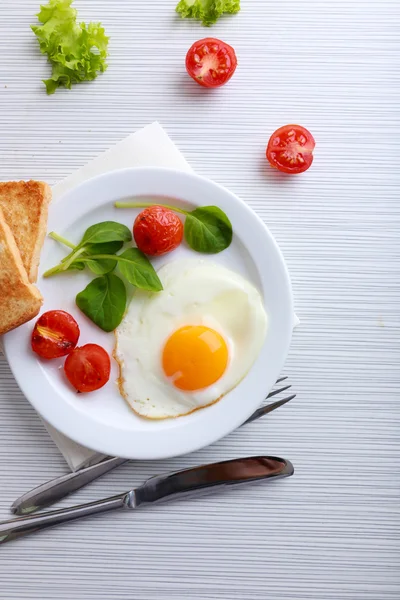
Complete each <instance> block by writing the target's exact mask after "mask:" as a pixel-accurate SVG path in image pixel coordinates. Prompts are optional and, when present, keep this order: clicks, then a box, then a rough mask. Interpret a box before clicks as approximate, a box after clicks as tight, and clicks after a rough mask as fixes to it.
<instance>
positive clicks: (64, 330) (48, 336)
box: [31, 310, 80, 359]
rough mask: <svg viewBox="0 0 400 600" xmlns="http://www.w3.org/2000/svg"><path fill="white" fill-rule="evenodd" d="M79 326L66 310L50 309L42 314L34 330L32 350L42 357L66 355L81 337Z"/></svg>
mask: <svg viewBox="0 0 400 600" xmlns="http://www.w3.org/2000/svg"><path fill="white" fill-rule="evenodd" d="M79 334H80V331H79V326H78V323H77V322H76V321H75V319H74V317H73V316H72V315H70V314H69V313H67V312H65V311H64V310H49V311H48V312H45V313H43V314H42V316H41V317H39V319H38V320H37V322H36V325H35V327H34V329H33V332H32V338H31V346H32V350H33V351H34V352H36V354H38V355H39V356H41V357H42V358H49V359H50V358H59V357H60V356H66V355H67V354H69V353H70V352H72V350H73V349H74V348H75V346H76V344H77V343H78V339H79Z"/></svg>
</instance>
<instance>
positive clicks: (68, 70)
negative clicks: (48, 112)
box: [31, 0, 108, 94]
mask: <svg viewBox="0 0 400 600" xmlns="http://www.w3.org/2000/svg"><path fill="white" fill-rule="evenodd" d="M71 4H72V0H50V2H49V3H48V4H46V5H45V6H41V7H40V12H39V14H38V15H37V17H38V20H39V22H40V23H41V24H40V25H32V26H31V29H32V31H33V33H34V34H35V35H36V37H37V39H38V41H39V46H40V50H41V52H42V54H46V55H47V58H48V60H49V62H50V64H51V66H52V76H51V77H50V79H47V80H45V81H44V84H45V86H46V91H47V93H48V94H54V92H55V91H56V89H57V88H58V87H61V86H63V87H65V88H68V89H70V88H71V86H72V84H74V83H79V82H81V81H91V80H93V79H95V78H96V77H97V75H98V74H99V73H102V72H104V71H105V70H106V68H107V63H106V58H107V47H108V37H107V36H106V35H105V32H104V29H103V27H102V26H101V23H89V25H86V24H85V23H78V22H77V20H76V18H77V11H76V10H75V9H74V8H71Z"/></svg>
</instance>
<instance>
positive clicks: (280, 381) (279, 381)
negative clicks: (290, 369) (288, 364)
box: [275, 375, 289, 385]
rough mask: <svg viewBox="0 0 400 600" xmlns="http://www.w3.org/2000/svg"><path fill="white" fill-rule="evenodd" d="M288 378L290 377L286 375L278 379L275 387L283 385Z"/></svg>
mask: <svg viewBox="0 0 400 600" xmlns="http://www.w3.org/2000/svg"><path fill="white" fill-rule="evenodd" d="M288 377H289V375H285V377H280V378H279V379H277V380H276V381H275V385H276V384H277V383H282V381H285V379H287V378H288Z"/></svg>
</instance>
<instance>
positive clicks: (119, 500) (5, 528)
mask: <svg viewBox="0 0 400 600" xmlns="http://www.w3.org/2000/svg"><path fill="white" fill-rule="evenodd" d="M293 473H294V468H293V465H292V463H291V462H290V461H288V460H285V459H283V458H278V457H274V456H251V457H246V458H238V459H234V460H228V461H223V462H218V463H211V464H208V465H203V466H201V467H195V468H192V469H185V470H184V471H178V472H175V473H169V474H166V475H157V476H155V477H151V478H150V479H148V480H147V481H146V482H145V483H143V484H142V485H141V486H139V487H138V488H136V489H133V490H130V491H129V492H125V493H123V494H120V495H118V496H112V497H111V498H106V499H103V500H98V501H96V502H90V503H88V504H81V505H79V506H73V507H71V508H65V509H61V510H55V511H51V512H47V513H43V514H40V515H31V516H27V517H21V518H19V519H12V520H10V521H4V522H2V523H0V544H4V543H6V542H9V541H11V540H13V539H16V538H19V537H22V536H25V535H28V534H29V533H34V532H37V531H40V530H42V529H46V528H48V527H52V526H55V525H61V524H62V523H66V522H68V521H73V520H76V519H80V518H83V517H87V516H90V515H94V514H98V513H102V512H107V511H111V510H117V509H123V508H125V509H136V508H139V507H141V506H145V505H151V504H156V503H159V502H163V501H166V500H173V499H177V498H181V497H185V496H188V495H192V496H195V495H199V494H203V493H205V492H208V491H214V490H216V489H219V488H221V487H231V486H234V485H238V484H243V483H249V482H254V481H260V480H264V479H277V478H282V477H290V476H291V475H293Z"/></svg>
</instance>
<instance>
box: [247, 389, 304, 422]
mask: <svg viewBox="0 0 400 600" xmlns="http://www.w3.org/2000/svg"><path fill="white" fill-rule="evenodd" d="M294 398H296V394H292V396H288V398H284V399H283V400H277V401H276V402H271V404H267V405H266V406H261V408H258V409H257V410H256V411H255V412H254V413H253V414H252V415H251V417H249V418H248V419H247V421H245V422H244V423H243V425H247V423H252V422H253V421H257V419H260V418H261V417H263V416H264V415H267V414H268V413H270V412H272V411H273V410H275V409H277V408H279V407H280V406H283V405H284V404H286V403H287V402H290V401H291V400H293V399H294Z"/></svg>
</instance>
